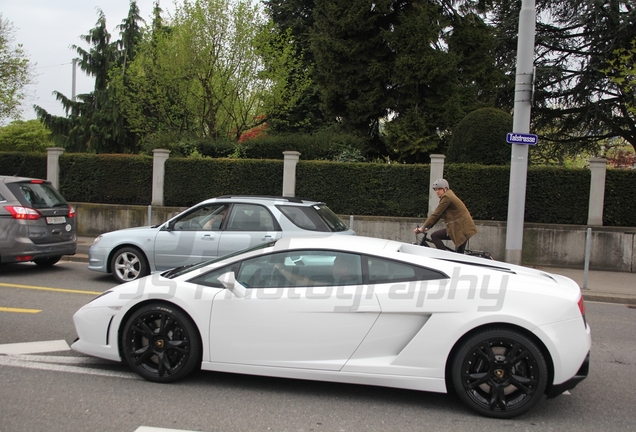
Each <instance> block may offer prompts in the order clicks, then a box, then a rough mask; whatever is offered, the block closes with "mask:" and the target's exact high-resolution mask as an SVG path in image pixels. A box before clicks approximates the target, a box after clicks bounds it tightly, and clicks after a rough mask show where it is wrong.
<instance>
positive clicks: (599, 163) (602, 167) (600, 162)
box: [587, 158, 607, 226]
mask: <svg viewBox="0 0 636 432" xmlns="http://www.w3.org/2000/svg"><path fill="white" fill-rule="evenodd" d="M606 171H607V159H603V158H592V159H590V172H591V174H592V175H591V180H590V206H589V209H588V214H587V224H588V225H596V226H602V225H603V204H604V202H605V172H606Z"/></svg>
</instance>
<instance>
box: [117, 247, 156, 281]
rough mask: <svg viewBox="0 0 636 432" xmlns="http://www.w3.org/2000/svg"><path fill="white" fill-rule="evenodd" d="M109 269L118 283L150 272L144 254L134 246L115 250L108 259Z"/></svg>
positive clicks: (132, 279)
mask: <svg viewBox="0 0 636 432" xmlns="http://www.w3.org/2000/svg"><path fill="white" fill-rule="evenodd" d="M110 269H111V271H112V273H113V277H114V278H115V279H116V280H117V282H119V283H124V282H130V281H134V280H135V279H139V278H141V277H144V276H146V275H148V273H150V271H149V269H148V260H146V257H145V255H144V254H143V253H142V252H141V251H140V250H139V249H137V248H134V247H125V248H121V249H119V250H118V251H117V252H115V253H114V254H113V256H112V258H111V259H110Z"/></svg>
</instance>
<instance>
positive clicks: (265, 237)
mask: <svg viewBox="0 0 636 432" xmlns="http://www.w3.org/2000/svg"><path fill="white" fill-rule="evenodd" d="M273 238H274V237H272V236H271V235H266V236H264V237H263V238H262V239H261V241H270V240H273Z"/></svg>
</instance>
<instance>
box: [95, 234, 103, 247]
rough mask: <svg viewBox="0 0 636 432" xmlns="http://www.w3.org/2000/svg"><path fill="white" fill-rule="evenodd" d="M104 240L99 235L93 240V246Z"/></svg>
mask: <svg viewBox="0 0 636 432" xmlns="http://www.w3.org/2000/svg"><path fill="white" fill-rule="evenodd" d="M101 239H102V236H101V235H98V236H97V237H96V238H95V240H93V246H95V245H96V244H97V243H99V241H100V240H101Z"/></svg>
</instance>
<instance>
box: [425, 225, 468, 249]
mask: <svg viewBox="0 0 636 432" xmlns="http://www.w3.org/2000/svg"><path fill="white" fill-rule="evenodd" d="M450 239H451V238H450V237H449V236H448V233H447V232H446V228H444V229H441V230H437V231H435V232H433V233H432V234H431V241H432V242H433V244H434V245H435V247H436V248H437V249H442V250H448V248H447V247H446V245H444V242H442V240H450ZM465 250H466V242H464V243H462V244H460V245H459V246H457V250H456V251H455V252H457V253H460V254H463V253H464V251H465Z"/></svg>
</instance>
